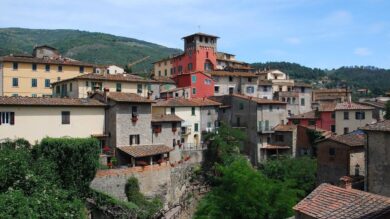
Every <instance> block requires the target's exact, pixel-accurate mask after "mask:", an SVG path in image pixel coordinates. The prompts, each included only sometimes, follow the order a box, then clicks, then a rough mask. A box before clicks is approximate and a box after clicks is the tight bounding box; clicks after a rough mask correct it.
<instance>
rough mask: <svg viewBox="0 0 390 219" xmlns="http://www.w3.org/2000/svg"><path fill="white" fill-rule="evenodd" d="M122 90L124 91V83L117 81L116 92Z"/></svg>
mask: <svg viewBox="0 0 390 219" xmlns="http://www.w3.org/2000/svg"><path fill="white" fill-rule="evenodd" d="M121 91H122V84H121V83H116V92H121Z"/></svg>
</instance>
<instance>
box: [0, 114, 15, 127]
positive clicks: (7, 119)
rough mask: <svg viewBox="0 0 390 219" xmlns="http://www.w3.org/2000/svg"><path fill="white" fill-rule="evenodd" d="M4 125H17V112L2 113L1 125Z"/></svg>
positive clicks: (0, 116)
mask: <svg viewBox="0 0 390 219" xmlns="http://www.w3.org/2000/svg"><path fill="white" fill-rule="evenodd" d="M4 124H8V125H14V124H15V112H0V125H4Z"/></svg>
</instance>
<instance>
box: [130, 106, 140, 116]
mask: <svg viewBox="0 0 390 219" xmlns="http://www.w3.org/2000/svg"><path fill="white" fill-rule="evenodd" d="M137 113H138V107H136V106H132V107H131V114H132V115H133V116H137Z"/></svg>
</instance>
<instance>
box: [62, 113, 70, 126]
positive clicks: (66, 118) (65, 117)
mask: <svg viewBox="0 0 390 219" xmlns="http://www.w3.org/2000/svg"><path fill="white" fill-rule="evenodd" d="M61 117H62V124H65V125H66V124H70V111H62V112H61Z"/></svg>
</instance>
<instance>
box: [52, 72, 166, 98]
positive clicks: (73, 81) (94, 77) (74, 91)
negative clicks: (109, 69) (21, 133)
mask: <svg viewBox="0 0 390 219" xmlns="http://www.w3.org/2000/svg"><path fill="white" fill-rule="evenodd" d="M172 84H174V82H172V81H171V82H170V81H167V80H165V81H156V80H151V79H144V78H142V77H140V76H137V75H132V74H112V75H111V74H93V73H92V74H85V75H81V76H77V77H74V78H69V79H65V80H61V81H57V82H54V83H53V84H52V86H53V96H55V97H72V98H86V97H88V96H89V95H90V94H91V93H93V92H94V91H95V90H100V91H102V90H103V88H107V89H109V90H110V91H115V92H123V93H135V94H138V95H140V96H142V97H148V98H152V99H156V98H158V97H159V91H160V90H161V89H162V87H164V86H166V85H168V86H170V85H172ZM173 86H174V85H173Z"/></svg>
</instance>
